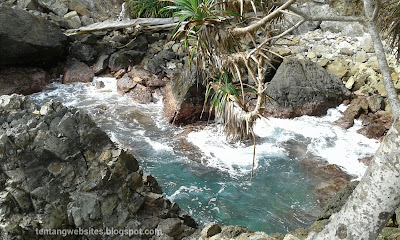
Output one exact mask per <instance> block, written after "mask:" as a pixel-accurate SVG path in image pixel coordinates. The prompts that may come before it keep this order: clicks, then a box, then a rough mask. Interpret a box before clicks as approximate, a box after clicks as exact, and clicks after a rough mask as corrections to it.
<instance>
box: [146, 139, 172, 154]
mask: <svg viewBox="0 0 400 240" xmlns="http://www.w3.org/2000/svg"><path fill="white" fill-rule="evenodd" d="M144 139H145V140H146V142H148V143H149V144H150V146H151V147H152V148H153V149H154V150H156V151H168V152H173V151H174V149H173V148H172V147H171V146H168V144H166V143H160V142H157V141H153V140H151V139H150V138H149V137H145V138H144Z"/></svg>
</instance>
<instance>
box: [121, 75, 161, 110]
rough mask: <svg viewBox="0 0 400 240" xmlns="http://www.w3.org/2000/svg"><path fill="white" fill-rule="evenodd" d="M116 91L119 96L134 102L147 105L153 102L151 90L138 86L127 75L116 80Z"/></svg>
mask: <svg viewBox="0 0 400 240" xmlns="http://www.w3.org/2000/svg"><path fill="white" fill-rule="evenodd" d="M117 89H118V92H119V93H120V94H122V95H125V94H126V95H127V96H129V97H130V98H132V99H133V100H135V101H136V102H139V103H149V102H152V101H153V92H152V91H151V89H149V88H147V87H145V86H143V85H141V84H138V83H137V82H135V81H133V80H132V79H131V78H130V77H129V76H127V75H125V76H124V77H122V78H120V79H118V81H117Z"/></svg>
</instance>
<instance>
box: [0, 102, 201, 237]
mask: <svg viewBox="0 0 400 240" xmlns="http://www.w3.org/2000/svg"><path fill="white" fill-rule="evenodd" d="M0 125H1V126H2V128H0V167H1V169H2V171H0V183H1V184H0V202H1V204H0V209H1V211H0V222H1V224H0V236H1V239H4V240H9V239H42V237H40V236H39V235H40V232H39V235H38V232H37V231H42V230H43V229H78V228H81V229H96V230H99V231H107V229H108V230H110V229H111V228H113V229H114V230H117V229H121V230H129V229H131V230H138V229H147V230H150V231H151V230H156V229H160V230H162V231H163V232H162V233H161V234H164V235H162V236H154V232H153V234H149V235H137V234H140V233H138V232H136V233H135V232H132V233H131V234H132V235H131V236H130V237H129V238H128V236H126V235H127V234H125V237H123V236H122V235H120V234H117V235H114V236H108V237H107V239H150V238H152V239H154V237H156V239H182V238H183V237H186V236H188V235H190V234H192V233H193V232H194V231H195V228H197V224H196V223H195V222H194V220H193V219H192V218H191V217H190V216H189V215H188V214H187V213H186V212H184V211H183V210H181V209H180V208H179V206H178V205H177V204H175V203H171V202H170V201H169V200H168V199H166V198H164V197H163V195H162V192H161V189H160V188H159V186H158V184H157V182H156V181H155V180H154V179H152V178H151V177H149V176H143V171H142V170H141V168H140V167H139V163H138V161H137V160H136V159H135V157H134V156H133V155H132V153H130V152H128V151H124V150H121V149H118V148H117V147H116V146H115V145H114V143H113V142H111V140H110V139H109V138H108V136H107V134H106V133H104V132H103V131H102V130H101V129H100V128H99V127H97V126H96V124H95V123H94V122H93V121H92V120H91V119H90V117H89V116H88V115H87V114H86V113H84V112H83V111H81V110H78V109H75V108H71V109H68V108H67V107H65V106H63V105H62V104H61V103H55V102H48V103H46V104H44V105H43V106H37V105H35V104H33V103H32V102H31V101H30V100H29V99H28V98H27V97H23V96H19V95H11V96H9V95H4V96H0ZM158 233H159V232H158ZM135 234H136V235H135ZM43 239H54V238H51V236H50V238H46V237H44V238H43ZM57 239H58V238H57ZM66 239H82V236H67V237H66ZM88 239H97V237H89V238H88Z"/></svg>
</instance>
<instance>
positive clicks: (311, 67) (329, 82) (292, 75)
mask: <svg viewBox="0 0 400 240" xmlns="http://www.w3.org/2000/svg"><path fill="white" fill-rule="evenodd" d="M266 94H267V95H268V96H270V97H271V98H272V99H274V100H275V101H272V103H271V104H268V105H267V108H266V110H265V112H264V115H265V116H273V117H281V118H290V117H297V116H302V115H316V116H319V115H323V114H325V113H326V111H327V109H328V108H331V107H334V106H337V105H339V104H340V103H341V102H342V101H343V100H344V99H347V98H349V96H350V92H349V91H348V90H347V89H346V88H345V87H344V86H343V83H342V82H341V80H340V79H339V78H337V77H335V76H333V75H331V74H329V73H328V72H327V71H326V70H325V69H323V68H322V67H320V66H318V65H317V64H315V63H313V62H311V61H309V60H298V59H294V58H288V59H285V60H284V62H283V63H282V65H281V66H280V67H279V68H278V71H277V72H276V74H275V76H274V78H273V79H272V81H271V82H270V83H269V85H268V87H267V90H266Z"/></svg>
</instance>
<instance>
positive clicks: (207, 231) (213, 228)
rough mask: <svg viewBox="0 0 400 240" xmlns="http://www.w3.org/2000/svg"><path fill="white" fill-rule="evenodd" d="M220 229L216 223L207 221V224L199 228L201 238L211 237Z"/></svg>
mask: <svg viewBox="0 0 400 240" xmlns="http://www.w3.org/2000/svg"><path fill="white" fill-rule="evenodd" d="M221 231H222V229H221V227H220V226H219V225H218V224H216V223H207V225H206V226H205V227H204V228H203V230H201V236H202V237H203V238H208V237H212V236H214V235H216V234H218V233H220V232H221Z"/></svg>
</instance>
